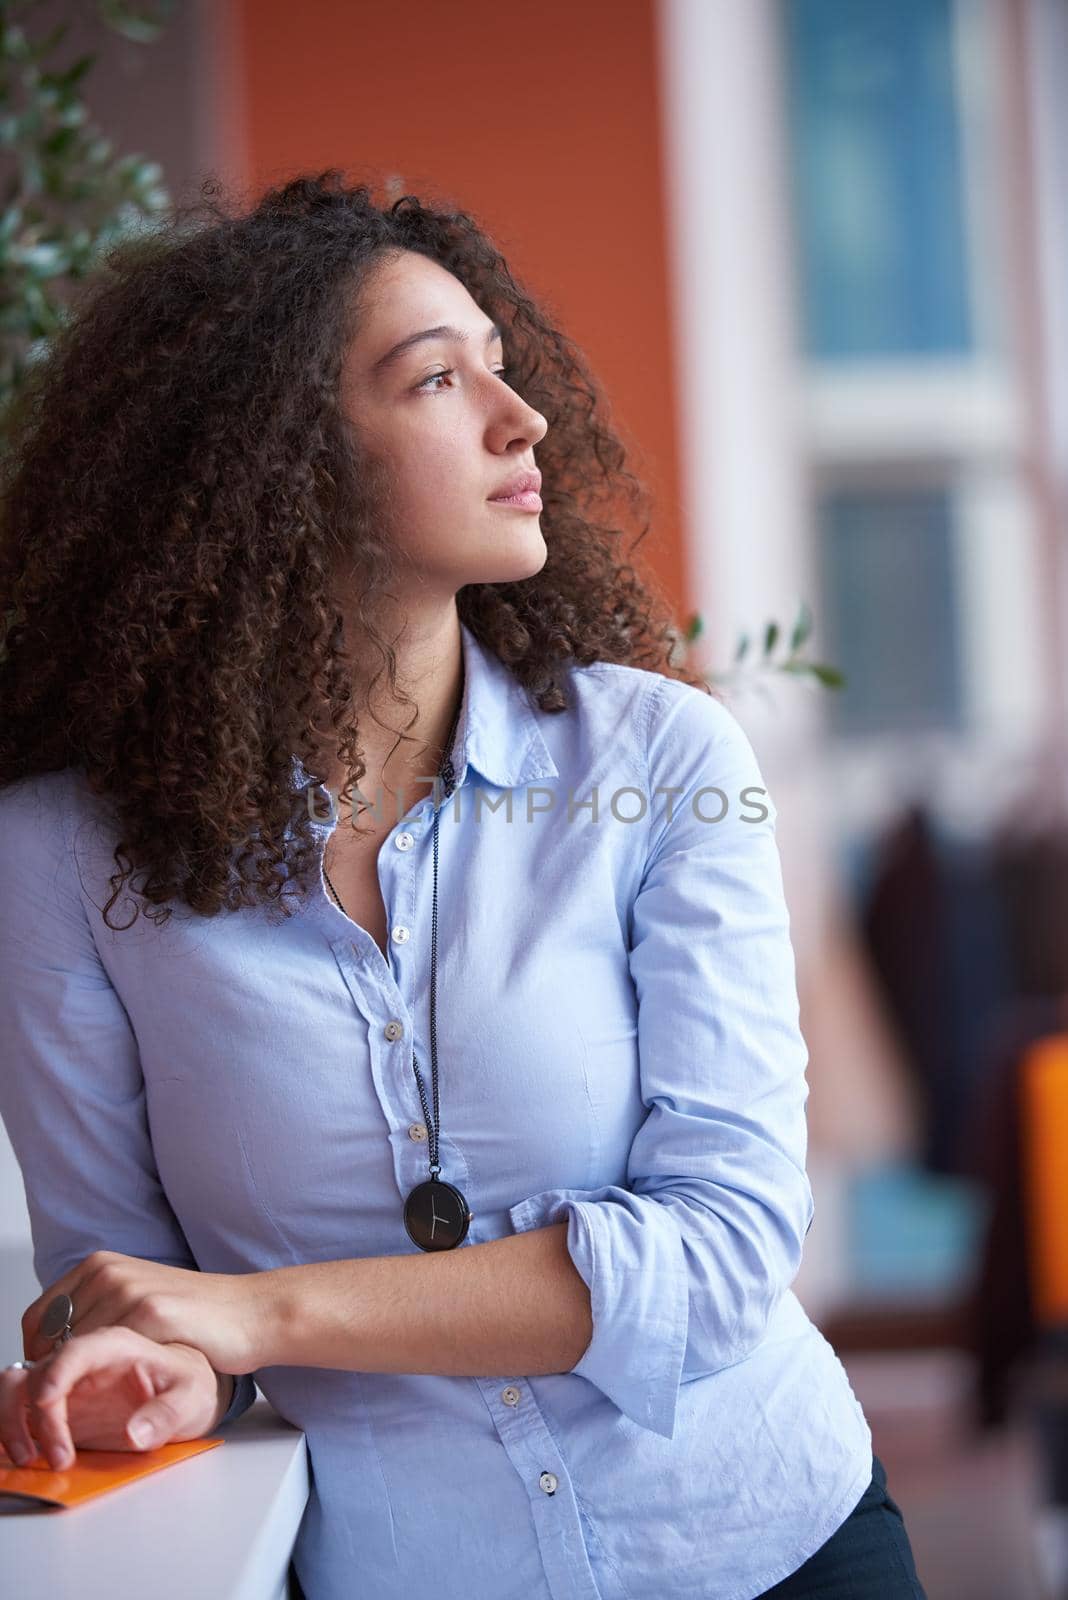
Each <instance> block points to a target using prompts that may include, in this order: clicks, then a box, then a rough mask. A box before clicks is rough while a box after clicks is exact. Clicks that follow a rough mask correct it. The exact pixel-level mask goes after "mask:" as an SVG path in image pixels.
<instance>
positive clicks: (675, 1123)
mask: <svg viewBox="0 0 1068 1600" xmlns="http://www.w3.org/2000/svg"><path fill="white" fill-rule="evenodd" d="M649 711H650V717H649V726H650V731H649V735H648V745H647V748H648V783H649V790H648V802H649V810H650V816H651V819H652V820H651V826H650V832H649V834H648V836H647V838H648V854H647V858H646V860H645V863H644V867H643V870H642V873H641V878H640V883H639V886H638V890H637V893H636V895H635V898H634V902H633V908H632V919H631V926H630V951H629V958H628V959H629V964H630V972H631V976H632V979H633V982H634V985H635V990H636V994H637V1001H638V1053H639V1070H640V1078H641V1096H642V1101H643V1104H644V1105H645V1106H647V1107H648V1110H647V1113H646V1115H645V1117H644V1119H643V1121H642V1123H641V1125H640V1127H639V1128H638V1130H637V1133H636V1134H635V1137H634V1139H633V1142H632V1145H631V1148H630V1153H629V1158H628V1163H627V1182H626V1185H625V1186H624V1185H608V1186H605V1187H603V1188H600V1189H596V1190H578V1189H551V1190H546V1191H544V1192H543V1193H541V1194H538V1195H534V1196H531V1197H530V1198H528V1199H525V1200H523V1201H521V1202H520V1203H519V1204H518V1205H516V1206H513V1207H512V1208H511V1211H510V1215H511V1218H512V1222H513V1224H514V1226H515V1227H516V1229H517V1231H523V1230H525V1229H529V1228H537V1227H544V1226H547V1225H549V1224H550V1223H553V1222H558V1221H563V1220H566V1221H567V1224H568V1229H567V1244H568V1250H569V1253H570V1255H571V1258H572V1260H573V1261H574V1263H575V1266H576V1268H577V1270H578V1271H579V1273H580V1274H581V1276H582V1278H583V1280H584V1281H585V1283H586V1284H587V1286H588V1288H589V1290H590V1299H591V1309H592V1319H593V1336H592V1339H591V1341H590V1344H589V1346H588V1347H587V1349H586V1351H585V1353H584V1354H583V1356H582V1358H581V1360H580V1361H579V1362H578V1364H577V1365H576V1366H575V1367H574V1368H573V1369H572V1370H573V1371H574V1372H575V1373H577V1374H579V1375H581V1376H582V1377H585V1378H587V1379H588V1380H589V1381H590V1382H591V1383H594V1384H596V1385H597V1387H598V1388H600V1389H601V1390H602V1392H603V1393H604V1394H605V1395H607V1396H608V1398H609V1399H611V1400H612V1401H613V1402H614V1404H615V1405H617V1406H618V1407H619V1409H620V1410H621V1411H622V1412H623V1413H625V1415H627V1416H628V1417H630V1418H631V1419H632V1420H633V1421H635V1422H637V1423H639V1424H641V1425H643V1426H645V1427H647V1428H650V1429H651V1430H653V1431H654V1432H656V1433H660V1434H663V1435H664V1436H665V1437H667V1438H670V1437H671V1436H672V1434H673V1432H674V1424H675V1413H676V1409H677V1405H678V1393H679V1386H680V1384H681V1383H682V1382H684V1381H687V1380H690V1379H693V1378H697V1377H700V1376H703V1375H706V1374H709V1373H713V1372H716V1371H718V1370H720V1369H721V1368H723V1367H727V1366H731V1365H733V1364H734V1363H735V1362H738V1361H741V1360H743V1359H744V1358H745V1357H746V1356H747V1355H749V1354H750V1353H751V1352H752V1351H753V1350H754V1349H755V1348H756V1347H757V1345H758V1344H759V1343H760V1341H761V1339H762V1338H763V1336H764V1333H765V1330H766V1328H767V1325H768V1321H769V1318H770V1317H771V1315H772V1312H773V1311H774V1310H775V1307H776V1306H777V1305H778V1303H779V1301H780V1300H781V1298H782V1296H783V1295H784V1294H785V1293H786V1291H787V1290H788V1288H789V1287H790V1285H791V1283H792V1282H793V1280H794V1278H795V1277H796V1275H797V1272H798V1269H799V1267H800V1265H801V1256H802V1249H803V1245H804V1239H805V1235H806V1233H807V1232H808V1229H809V1226H810V1224H811V1222H812V1216H813V1209H814V1208H813V1199H812V1191H811V1188H810V1185H809V1181H808V1177H807V1174H806V1171H805V1161H806V1153H807V1126H806V1117H805V1105H806V1101H807V1097H808V1084H807V1081H806V1077H805V1071H806V1066H807V1063H808V1052H807V1048H806V1046H805V1042H804V1038H803V1036H802V1033H801V1029H800V1016H799V1004H798V996H797V985H796V976H795V962H794V953H793V948H792V945H791V941H790V924H789V913H788V910H787V906H786V901H785V895H784V892H783V881H782V872H781V865H780V860H779V854H778V847H777V845H776V842H775V819H776V812H775V806H774V803H773V802H772V800H771V797H770V795H769V794H768V792H767V789H766V787H765V785H764V781H763V777H762V775H761V772H760V768H759V765H758V763H757V760H756V756H755V754H754V752H753V749H752V746H751V744H750V742H749V740H748V738H747V736H746V734H745V733H744V732H743V730H742V728H741V726H740V724H739V723H738V721H737V720H736V718H735V717H734V715H733V713H731V712H730V711H729V710H728V709H727V708H726V707H725V706H724V705H723V704H722V703H721V702H720V701H718V700H716V699H713V698H712V697H711V696H709V695H707V694H705V693H704V692H703V691H702V690H700V689H695V688H692V687H691V686H689V685H687V684H682V683H678V682H676V681H675V680H669V679H661V680H660V682H659V684H658V685H657V686H656V687H655V688H654V690H653V691H652V692H651V695H650V699H649Z"/></svg>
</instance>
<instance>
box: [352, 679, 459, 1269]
mask: <svg viewBox="0 0 1068 1600" xmlns="http://www.w3.org/2000/svg"><path fill="white" fill-rule="evenodd" d="M461 703H462V696H461ZM459 718H460V708H459V706H457V708H456V715H455V716H454V717H453V719H452V727H451V728H450V729H449V732H448V735H447V736H446V739H445V751H444V754H443V756H442V759H441V765H440V766H439V767H438V778H439V779H440V785H441V790H442V795H443V798H442V801H441V802H439V803H436V804H435V806H434V898H433V902H432V911H431V921H430V1077H431V1082H432V1084H433V1096H434V1117H433V1120H431V1116H430V1111H429V1108H428V1106H427V1099H426V1086H425V1084H424V1083H423V1077H422V1074H421V1073H420V1071H419V1063H418V1062H417V1061H416V1059H415V1050H414V1049H413V1050H412V1068H413V1070H414V1072H415V1081H416V1083H417V1084H418V1086H419V1099H420V1101H421V1103H422V1107H423V1116H424V1118H425V1119H426V1126H427V1136H428V1145H427V1149H428V1154H429V1157H430V1177H429V1178H427V1179H425V1180H424V1182H422V1183H417V1184H416V1186H415V1188H414V1189H413V1190H412V1191H411V1193H410V1194H409V1196H408V1198H407V1200H406V1201H405V1202H404V1226H405V1228H406V1229H407V1231H408V1237H409V1239H411V1240H412V1242H413V1243H414V1244H417V1245H418V1246H419V1248H420V1250H454V1249H455V1248H456V1246H457V1245H458V1244H462V1243H463V1241H464V1239H465V1238H466V1237H467V1230H468V1228H469V1227H470V1225H471V1218H472V1215H473V1213H472V1212H471V1211H470V1210H469V1209H468V1205H467V1200H466V1199H465V1197H464V1195H463V1194H462V1193H461V1191H460V1190H459V1189H457V1188H456V1186H455V1185H454V1184H451V1183H446V1181H445V1179H444V1178H442V1177H440V1176H439V1174H440V1172H441V1163H440V1162H439V1161H438V1130H439V1128H440V1126H441V1121H440V1115H439V1110H438V1007H437V978H438V818H439V816H440V814H441V805H442V803H443V802H444V800H447V799H448V798H449V796H450V795H451V794H452V792H453V790H454V789H455V787H456V769H455V767H454V766H453V762H452V741H453V737H454V735H455V733H456V724H457V722H458V721H459ZM437 787H438V785H437V784H435V789H437ZM323 877H324V878H325V879H326V883H327V887H328V888H329V890H330V893H331V894H332V895H333V897H334V899H335V900H336V901H337V903H338V906H339V907H340V909H341V910H342V911H344V912H345V915H346V916H348V912H347V911H345V907H344V905H342V902H341V896H340V895H339V894H338V892H337V890H336V889H335V888H334V885H333V884H332V883H331V882H330V875H329V873H328V872H327V870H326V862H325V861H324V862H323Z"/></svg>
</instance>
